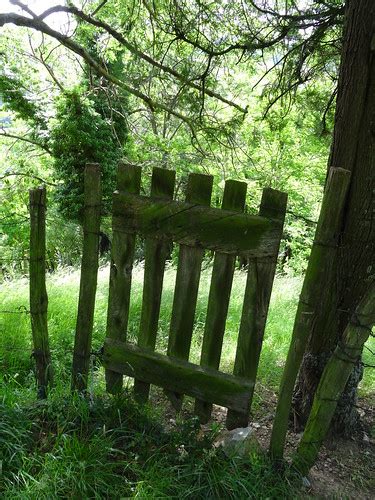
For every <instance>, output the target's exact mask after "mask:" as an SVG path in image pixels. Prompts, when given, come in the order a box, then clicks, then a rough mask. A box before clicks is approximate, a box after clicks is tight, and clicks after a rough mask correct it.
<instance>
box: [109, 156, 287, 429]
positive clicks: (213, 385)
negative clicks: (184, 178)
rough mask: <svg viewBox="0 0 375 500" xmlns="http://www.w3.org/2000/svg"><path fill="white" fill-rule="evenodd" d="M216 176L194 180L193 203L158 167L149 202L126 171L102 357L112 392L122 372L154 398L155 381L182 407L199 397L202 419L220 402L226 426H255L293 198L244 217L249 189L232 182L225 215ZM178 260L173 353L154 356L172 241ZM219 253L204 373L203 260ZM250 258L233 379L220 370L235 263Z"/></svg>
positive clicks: (117, 199)
mask: <svg viewBox="0 0 375 500" xmlns="http://www.w3.org/2000/svg"><path fill="white" fill-rule="evenodd" d="M212 182H213V178H212V176H208V175H201V174H190V175H189V179H188V185H187V190H186V201H185V202H184V203H183V202H180V201H173V193H174V185H175V172H174V171H171V170H165V169H160V168H154V170H153V173H152V180H151V193H150V197H146V196H141V195H140V194H139V192H140V184H141V169H140V168H139V167H136V166H131V165H124V164H123V165H120V167H119V171H118V186H117V191H116V192H115V193H114V198H113V242H112V262H111V272H110V288H109V304H108V321H107V336H106V340H105V344H104V350H103V364H104V366H105V368H106V383H107V390H108V391H109V392H111V393H116V392H118V391H119V390H120V389H121V387H122V378H123V375H124V374H125V375H127V376H130V377H134V378H135V385H134V391H135V395H136V397H137V398H138V399H139V400H141V401H146V400H147V399H148V395H149V388H150V384H155V385H157V386H161V387H163V388H164V389H165V390H166V391H167V393H168V395H169V397H170V399H171V401H172V402H173V403H174V406H176V407H179V406H180V405H181V401H182V395H183V394H186V395H189V396H193V397H195V398H196V403H195V412H196V414H197V415H198V416H199V417H200V419H201V421H203V422H205V421H207V420H208V419H209V418H210V415H211V409H212V403H216V404H219V405H221V406H224V407H227V408H228V409H229V410H228V414H227V426H228V427H229V428H232V427H237V426H244V425H247V423H248V417H249V412H250V406H251V400H252V395H253V390H254V384H255V380H256V373H257V368H258V361H259V356H260V351H261V346H262V340H263V334H264V328H265V323H266V318H267V311H268V305H269V300H270V295H271V289H272V282H273V277H274V273H275V266H276V260H277V254H278V249H279V244H280V238H281V235H282V230H283V221H284V216H285V210H286V200H287V196H286V194H285V193H281V192H279V191H275V190H273V189H265V190H264V191H263V196H262V202H261V207H260V211H259V215H258V216H253V215H247V214H244V213H243V210H244V206H245V196H246V183H243V182H237V181H231V180H229V181H226V183H225V190H224V196H223V202H222V208H221V209H217V208H210V199H211V191H212ZM137 234H139V235H141V236H143V237H144V238H145V273H144V288H143V303H142V313H141V320H140V327H139V335H138V345H134V344H130V343H128V342H127V341H126V332H127V324H128V315H129V302H130V290H131V275H132V266H133V259H134V249H135V239H136V235H137ZM172 242H174V243H178V244H179V245H180V248H179V260H178V267H177V276H176V285H175V291H174V300H173V307H172V316H171V322H170V332H169V342H168V352H167V355H163V354H159V353H157V352H155V344H156V336H157V330H158V319H159V311H160V302H161V294H162V286H163V275H164V269H165V262H166V259H167V256H168V255H169V253H170V247H171V243H172ZM206 249H207V250H211V251H214V252H215V258H214V264H213V272H212V279H211V286H210V293H209V301H208V309H207V317H206V323H205V329H204V338H203V344H202V352H201V361H200V366H199V365H196V364H193V363H190V362H189V361H188V359H189V351H190V344H191V338H192V332H193V324H194V315H195V307H196V301H197V294H198V286H199V279H200V271H201V263H202V259H203V255H204V250H206ZM238 255H240V256H246V257H247V258H248V259H249V264H248V278H247V284H246V290H245V296H244V303H243V310H242V319H241V324H240V326H239V335H238V345H237V353H236V359H235V366H234V373H233V374H225V373H222V372H220V371H218V368H219V363H220V356H221V350H222V344H223V336H224V330H225V321H226V316H227V312H228V305H229V299H230V293H231V286H232V280H233V274H234V268H235V261H236V257H237V256H238Z"/></svg>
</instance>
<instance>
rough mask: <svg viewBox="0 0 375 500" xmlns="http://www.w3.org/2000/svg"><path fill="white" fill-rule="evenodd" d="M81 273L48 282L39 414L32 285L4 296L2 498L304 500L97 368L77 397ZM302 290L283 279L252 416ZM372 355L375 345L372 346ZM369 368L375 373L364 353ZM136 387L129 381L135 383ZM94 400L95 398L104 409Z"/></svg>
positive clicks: (98, 324)
mask: <svg viewBox="0 0 375 500" xmlns="http://www.w3.org/2000/svg"><path fill="white" fill-rule="evenodd" d="M210 272H211V270H210V268H208V269H206V270H205V271H204V272H203V277H202V280H201V288H200V292H199V301H198V307H197V315H196V325H195V330H194V337H193V343H192V352H191V360H192V361H197V360H198V359H199V346H200V343H201V340H202V334H203V326H204V319H205V311H206V306H207V295H208V286H209V278H210ZM142 275H143V270H142V268H141V267H137V268H136V269H135V272H134V285H133V293H132V301H131V314H130V324H129V336H130V338H133V339H135V337H136V334H137V326H138V322H139V317H140V308H141V297H142ZM245 279H246V276H245V274H244V273H242V272H236V276H235V281H234V286H233V292H232V300H231V304H230V310H229V315H228V320H227V325H226V336H225V343H224V348H223V356H222V365H221V368H222V370H224V371H231V368H232V366H233V361H234V353H235V347H236V337H237V333H238V332H237V329H238V325H239V320H240V315H241V305H242V297H243V293H244V288H245ZM174 280H175V272H174V270H173V269H172V268H170V269H168V270H167V272H166V277H165V287H164V291H163V300H162V308H161V316H160V322H159V335H158V345H157V350H159V351H160V352H165V350H166V346H167V338H168V325H169V320H170V312H171V311H170V308H171V303H172V298H173V287H174ZM78 285H79V273H78V272H72V271H69V272H68V271H66V272H61V273H59V274H55V275H53V276H51V277H49V279H48V294H49V332H50V338H51V348H52V355H53V363H54V367H55V373H56V377H55V378H56V386H55V388H54V389H53V390H52V392H51V394H50V397H49V399H48V401H46V402H35V386H34V379H33V372H32V365H33V362H32V359H31V358H30V353H31V343H30V325H29V320H30V318H29V316H28V314H25V313H24V312H23V311H24V310H25V309H26V310H27V309H28V283H27V280H26V279H19V280H17V281H13V282H10V283H5V284H2V285H1V292H0V297H1V304H2V305H1V311H2V314H1V316H0V318H1V324H0V374H1V376H2V377H1V386H0V396H1V399H0V412H1V415H0V451H1V450H2V455H3V457H2V460H3V463H2V474H0V494H1V495H2V496H3V497H4V498H15V499H16V498H25V499H26V498H27V499H29V498H30V499H34V498H35V499H50V498H77V499H78V498H126V497H138V498H163V497H175V498H177V497H178V498H207V497H208V498H249V497H250V498H282V497H290V496H294V495H295V494H296V491H297V490H296V489H295V488H296V485H295V482H294V481H293V480H292V479H291V478H288V477H286V476H285V475H284V476H282V477H281V476H278V474H276V473H275V471H274V470H272V468H271V467H270V464H269V463H268V462H267V459H266V458H264V459H259V458H255V457H253V458H252V460H251V461H250V462H249V460H246V461H241V460H238V459H236V460H231V459H228V458H226V457H225V456H224V455H223V453H222V451H220V450H217V449H215V448H212V441H213V440H214V438H215V436H216V434H217V432H218V426H217V425H216V426H215V425H213V426H212V429H211V431H210V432H208V433H207V434H206V435H205V436H203V437H202V435H201V433H200V431H199V426H198V425H197V422H196V421H195V420H194V419H191V420H184V421H182V420H181V422H177V424H176V425H175V426H174V427H173V429H172V430H169V431H168V432H167V431H166V430H165V428H164V426H163V416H162V408H160V407H159V408H158V407H154V408H152V407H151V406H149V407H143V408H140V407H138V406H137V405H136V404H135V403H134V402H133V401H132V399H131V398H130V397H128V396H127V395H126V393H125V395H124V396H123V397H121V398H108V397H107V396H106V395H105V391H104V380H103V370H102V369H101V368H100V367H99V366H97V365H96V363H93V367H92V372H91V380H90V391H91V393H92V395H93V397H92V398H91V400H89V401H86V400H83V399H81V398H79V397H72V396H71V395H70V393H69V382H70V367H71V359H72V348H73V340H74V328H75V315H76V307H77V296H78ZM300 286H301V280H300V279H299V278H285V277H281V278H277V279H276V282H275V286H274V291H273V296H272V302H271V310H270V314H269V318H268V324H267V331H266V336H265V341H264V347H263V351H262V356H261V361H260V368H259V382H258V386H257V391H256V396H255V401H254V409H253V410H254V411H255V412H260V411H261V409H262V402H263V398H264V397H265V394H267V393H268V392H275V391H276V390H277V387H278V384H279V380H280V376H281V371H282V367H283V362H284V360H285V356H286V352H287V348H288V343H289V339H290V335H291V330H292V326H293V317H294V313H295V309H296V305H297V299H298V294H299V290H300ZM107 292H108V267H106V268H102V269H101V270H100V273H99V283H98V292H97V307H96V313H95V326H94V336H93V348H94V349H98V348H100V346H101V344H102V342H103V339H104V333H105V324H106V306H107ZM369 347H370V348H371V349H372V350H374V348H375V345H374V339H372V346H371V345H369ZM365 362H368V363H370V353H369V351H367V350H366V353H365ZM374 377H375V375H374V373H373V371H372V372H371V370H365V376H364V379H363V381H362V383H361V393H362V394H366V393H369V392H370V391H371V389H372V390H373V389H374V386H375V383H374V382H375V380H374ZM129 383H130V381H129ZM94 395H95V397H94Z"/></svg>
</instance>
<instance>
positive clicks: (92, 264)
mask: <svg viewBox="0 0 375 500" xmlns="http://www.w3.org/2000/svg"><path fill="white" fill-rule="evenodd" d="M84 186H85V187H84V220H83V253H82V264H81V280H80V287H79V300H78V314H77V323H76V334H75V342H74V352H73V368H72V389H73V390H78V391H80V392H82V391H85V390H86V389H87V379H88V373H89V366H90V354H91V339H92V330H93V325H94V310H95V294H96V285H97V278H98V265H99V231H100V215H101V186H100V166H99V165H98V164H97V163H89V164H87V165H86V168H85V176H84Z"/></svg>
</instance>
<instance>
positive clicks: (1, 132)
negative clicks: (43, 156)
mask: <svg viewBox="0 0 375 500" xmlns="http://www.w3.org/2000/svg"><path fill="white" fill-rule="evenodd" d="M1 136H2V137H7V138H9V139H16V140H17V141H23V142H27V143H29V144H33V145H34V146H38V147H39V148H42V149H43V150H44V151H45V152H46V153H48V154H49V155H52V152H51V150H50V149H49V147H48V146H47V145H46V144H43V143H41V142H38V141H35V140H34V139H30V138H29V137H24V136H20V135H16V134H10V133H9V132H5V130H4V129H0V137H1Z"/></svg>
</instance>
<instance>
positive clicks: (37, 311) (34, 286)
mask: <svg viewBox="0 0 375 500" xmlns="http://www.w3.org/2000/svg"><path fill="white" fill-rule="evenodd" d="M29 199H30V316H31V331H32V336H33V344H34V351H33V356H34V358H35V363H36V379H37V384H38V398H40V399H44V398H46V396H47V386H48V385H50V384H51V383H52V380H53V374H52V365H51V353H50V349H49V341H48V323H47V309H48V296H47V290H46V188H45V187H44V186H43V187H39V188H36V189H30V191H29Z"/></svg>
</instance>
